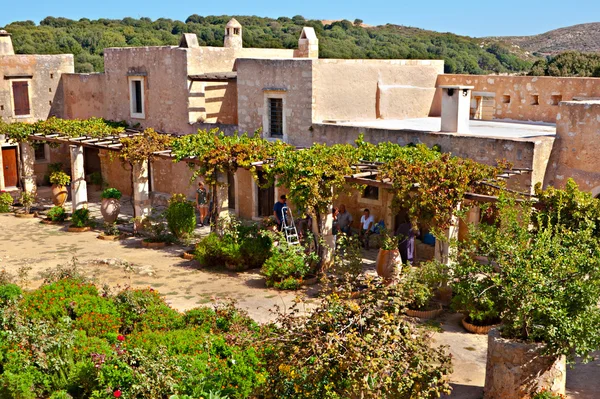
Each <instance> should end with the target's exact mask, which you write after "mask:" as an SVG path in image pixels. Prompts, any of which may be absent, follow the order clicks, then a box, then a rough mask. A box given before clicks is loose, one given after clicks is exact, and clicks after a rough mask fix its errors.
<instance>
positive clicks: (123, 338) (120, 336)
mask: <svg viewBox="0 0 600 399" xmlns="http://www.w3.org/2000/svg"><path fill="white" fill-rule="evenodd" d="M117 340H118V341H125V337H124V336H122V335H120V334H119V335H117ZM119 394H120V392H119ZM117 398H118V396H117Z"/></svg>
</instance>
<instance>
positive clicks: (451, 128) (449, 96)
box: [438, 86, 473, 133]
mask: <svg viewBox="0 0 600 399" xmlns="http://www.w3.org/2000/svg"><path fill="white" fill-rule="evenodd" d="M438 88H439V89H442V118H441V119H442V125H441V128H442V129H441V130H442V132H448V133H469V117H470V116H471V90H472V89H473V86H439V87H438Z"/></svg>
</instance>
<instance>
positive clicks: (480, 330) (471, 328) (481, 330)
mask: <svg viewBox="0 0 600 399" xmlns="http://www.w3.org/2000/svg"><path fill="white" fill-rule="evenodd" d="M467 319H468V316H465V317H463V319H462V325H463V327H464V328H465V330H467V331H468V332H470V333H472V334H481V335H485V334H487V333H489V332H490V330H491V329H492V328H495V327H498V324H491V325H489V326H476V325H475V324H471V323H469V322H468V321H467Z"/></svg>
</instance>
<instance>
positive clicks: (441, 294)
mask: <svg viewBox="0 0 600 399" xmlns="http://www.w3.org/2000/svg"><path fill="white" fill-rule="evenodd" d="M435 297H436V299H437V300H439V301H440V302H441V303H442V305H446V306H448V305H450V302H452V287H451V286H448V287H440V288H438V289H437V290H436V292H435Z"/></svg>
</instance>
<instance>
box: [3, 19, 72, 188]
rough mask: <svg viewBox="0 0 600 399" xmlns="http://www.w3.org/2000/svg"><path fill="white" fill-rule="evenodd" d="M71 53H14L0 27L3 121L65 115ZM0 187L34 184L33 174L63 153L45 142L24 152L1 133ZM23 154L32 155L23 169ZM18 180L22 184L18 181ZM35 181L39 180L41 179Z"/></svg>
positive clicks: (28, 120) (41, 173)
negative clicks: (65, 79) (65, 78)
mask: <svg viewBox="0 0 600 399" xmlns="http://www.w3.org/2000/svg"><path fill="white" fill-rule="evenodd" d="M73 71H74V61H73V55H72V54H61V55H21V54H19V55H16V54H15V53H14V50H13V46H12V41H11V38H10V33H8V32H6V31H4V30H0V75H2V78H1V80H0V118H2V120H4V121H5V122H14V121H22V122H35V121H37V120H39V119H46V118H48V117H49V116H52V115H55V116H62V115H63V114H64V105H65V103H64V98H63V81H62V76H63V74H65V73H73ZM0 146H1V148H2V151H1V152H0V165H2V166H3V167H2V168H0V190H4V189H6V188H9V189H10V188H12V187H17V186H18V185H21V184H23V183H22V182H23V181H28V182H30V183H33V182H32V180H33V179H34V175H37V176H39V177H40V179H41V178H42V177H43V176H44V174H45V172H46V167H47V165H48V164H49V163H51V162H59V161H60V160H62V159H63V158H64V153H63V152H62V151H61V150H60V149H58V150H54V149H51V148H50V147H49V146H48V145H44V144H42V145H39V146H37V147H36V148H35V149H34V151H33V153H28V151H27V150H29V148H25V153H23V154H22V153H21V152H22V151H21V149H20V148H18V147H17V145H16V144H14V143H7V142H6V141H5V140H4V139H3V138H2V137H1V136H0ZM22 156H25V157H33V158H34V160H35V163H34V165H33V169H31V168H28V169H24V168H22V167H21V162H20V161H19V160H20V158H21V157H22ZM19 181H21V183H20V182H19ZM38 182H40V183H41V180H39V181H38Z"/></svg>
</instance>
